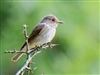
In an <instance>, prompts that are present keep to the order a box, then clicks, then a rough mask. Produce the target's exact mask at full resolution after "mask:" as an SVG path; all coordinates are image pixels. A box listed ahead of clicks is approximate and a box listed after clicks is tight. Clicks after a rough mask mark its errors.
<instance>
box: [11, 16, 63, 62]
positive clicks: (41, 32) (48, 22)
mask: <svg viewBox="0 0 100 75" xmlns="http://www.w3.org/2000/svg"><path fill="white" fill-rule="evenodd" d="M59 23H62V21H59V20H58V18H57V17H56V16H54V15H48V16H45V17H44V18H43V19H42V21H41V22H40V23H39V24H38V25H37V26H36V27H35V28H34V30H33V31H32V33H31V34H30V36H29V38H28V44H29V49H32V48H34V47H36V46H41V45H43V44H45V43H48V42H51V40H52V39H53V38H54V36H55V33H56V28H57V26H58V24H59ZM26 45H27V44H26V43H24V44H23V46H22V47H21V49H20V50H21V51H26ZM22 55H23V53H17V54H16V55H15V56H14V57H13V58H12V60H13V61H14V62H16V61H18V59H19V58H20V57H21V56H22Z"/></svg>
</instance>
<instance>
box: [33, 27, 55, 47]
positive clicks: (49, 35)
mask: <svg viewBox="0 0 100 75" xmlns="http://www.w3.org/2000/svg"><path fill="white" fill-rule="evenodd" d="M55 32H56V29H55V28H52V27H50V26H45V27H44V28H43V29H42V31H41V32H40V34H39V36H38V37H37V38H36V39H35V43H37V44H39V45H42V44H44V43H48V42H51V40H52V39H53V38H54V36H55Z"/></svg>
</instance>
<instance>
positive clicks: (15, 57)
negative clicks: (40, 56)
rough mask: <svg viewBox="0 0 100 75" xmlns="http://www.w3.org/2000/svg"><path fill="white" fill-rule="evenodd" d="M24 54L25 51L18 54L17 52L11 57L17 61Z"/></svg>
mask: <svg viewBox="0 0 100 75" xmlns="http://www.w3.org/2000/svg"><path fill="white" fill-rule="evenodd" d="M22 55H23V53H17V54H15V55H14V56H13V57H12V58H11V61H13V62H17V61H18V60H19V59H20V58H21V56H22Z"/></svg>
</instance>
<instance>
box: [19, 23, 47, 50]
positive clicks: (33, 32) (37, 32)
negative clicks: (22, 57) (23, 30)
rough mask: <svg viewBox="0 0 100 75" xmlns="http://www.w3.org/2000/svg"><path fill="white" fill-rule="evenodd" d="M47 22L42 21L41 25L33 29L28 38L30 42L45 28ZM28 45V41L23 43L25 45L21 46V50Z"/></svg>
mask: <svg viewBox="0 0 100 75" xmlns="http://www.w3.org/2000/svg"><path fill="white" fill-rule="evenodd" d="M44 26H45V24H43V23H40V24H39V25H37V26H36V27H35V28H34V30H33V31H32V33H31V34H30V36H29V38H28V42H29V43H30V42H31V40H34V39H35V38H36V37H37V36H38V35H39V33H40V32H41V30H42V29H43V28H44ZM25 45H26V42H25V43H24V44H23V46H22V47H21V49H20V50H22V49H23V48H24V46H25Z"/></svg>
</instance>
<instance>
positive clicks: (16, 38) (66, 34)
mask: <svg viewBox="0 0 100 75" xmlns="http://www.w3.org/2000/svg"><path fill="white" fill-rule="evenodd" d="M99 4H100V1H99V0H85V1H84V0H68V1H67V0H66V1H65V0H59V1H57V0H55V1H53V0H49V1H45V0H44V1H43V0H36V1H34V0H12V1H11V0H0V23H1V24H0V75H15V73H16V72H17V70H19V69H20V68H21V66H22V65H23V63H24V60H25V59H26V58H25V57H23V58H22V59H21V60H20V61H19V62H17V63H13V62H11V57H12V56H13V54H5V53H4V52H5V51H6V50H12V49H20V47H21V46H22V44H23V42H24V41H25V40H24V36H23V27H22V25H23V24H27V25H28V33H29V34H30V32H31V31H32V29H33V28H34V26H35V25H36V24H37V23H39V22H40V21H41V19H42V17H44V16H45V15H48V14H53V15H56V16H57V17H58V18H59V19H60V20H62V21H63V22H64V24H63V25H59V27H58V28H57V34H56V36H55V38H54V39H53V41H52V43H57V44H60V45H58V46H56V47H54V48H52V49H50V48H48V49H46V50H44V51H42V52H41V53H40V54H38V55H37V56H35V57H34V58H33V62H34V63H33V64H32V68H33V67H35V68H36V67H37V69H36V70H34V71H33V74H30V75H41V74H42V73H44V75H100V22H99V21H100V20H99V19H100V10H99V9H100V6H99Z"/></svg>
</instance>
